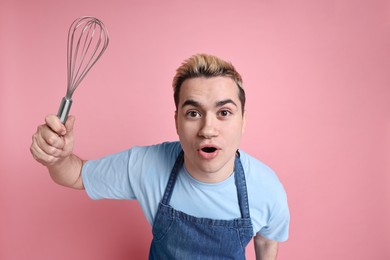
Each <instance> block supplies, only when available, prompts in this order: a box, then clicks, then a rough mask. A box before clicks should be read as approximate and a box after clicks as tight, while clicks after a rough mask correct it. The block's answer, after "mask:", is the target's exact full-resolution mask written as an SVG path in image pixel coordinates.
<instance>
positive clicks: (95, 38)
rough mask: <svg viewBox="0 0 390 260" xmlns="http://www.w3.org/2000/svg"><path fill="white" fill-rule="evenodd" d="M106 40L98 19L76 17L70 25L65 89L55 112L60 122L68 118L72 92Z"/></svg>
mask: <svg viewBox="0 0 390 260" xmlns="http://www.w3.org/2000/svg"><path fill="white" fill-rule="evenodd" d="M108 42H109V37H108V32H107V30H106V27H105V26H104V24H103V23H102V22H101V21H100V20H99V19H96V18H94V17H91V16H84V17H80V18H78V19H76V20H75V21H74V22H73V23H72V25H71V26H70V28H69V32H68V47H67V63H68V68H67V69H68V84H67V91H66V95H65V97H63V98H62V101H61V105H60V108H59V110H58V113H57V116H58V117H59V119H60V120H61V122H62V123H65V122H66V119H67V118H68V114H69V110H70V107H71V105H72V96H73V92H74V91H75V90H76V88H77V86H78V85H79V84H80V82H81V81H82V80H83V79H84V77H85V75H87V73H88V71H89V70H90V69H91V68H92V66H93V65H94V64H95V63H96V61H97V60H98V59H99V58H100V57H101V56H102V54H103V53H104V51H105V50H106V48H107V45H108Z"/></svg>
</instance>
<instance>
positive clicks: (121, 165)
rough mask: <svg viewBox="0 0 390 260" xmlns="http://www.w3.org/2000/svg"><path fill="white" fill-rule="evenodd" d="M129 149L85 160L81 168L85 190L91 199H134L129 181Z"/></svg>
mask: <svg viewBox="0 0 390 260" xmlns="http://www.w3.org/2000/svg"><path fill="white" fill-rule="evenodd" d="M130 156H131V150H126V151H123V152H120V153H116V154H112V155H109V156H106V157H104V158H101V159H98V160H91V161H87V162H86V163H85V164H84V166H83V169H82V179H83V184H84V187H85V190H86V192H87V194H88V196H89V197H90V198H91V199H94V200H97V199H135V197H134V192H133V190H132V188H131V185H130V182H129V173H128V163H129V160H130Z"/></svg>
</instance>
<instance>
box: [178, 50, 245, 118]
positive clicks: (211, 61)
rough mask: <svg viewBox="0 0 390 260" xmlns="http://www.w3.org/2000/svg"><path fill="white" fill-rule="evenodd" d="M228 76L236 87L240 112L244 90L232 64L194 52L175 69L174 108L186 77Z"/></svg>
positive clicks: (243, 106)
mask: <svg viewBox="0 0 390 260" xmlns="http://www.w3.org/2000/svg"><path fill="white" fill-rule="evenodd" d="M219 76H222V77H229V78H231V79H232V80H233V81H234V82H235V83H236V84H237V87H238V91H239V92H238V97H239V99H240V102H241V108H242V112H244V108H245V91H244V89H243V87H242V78H241V75H240V74H239V73H238V72H237V71H236V69H235V68H234V66H233V65H232V64H231V63H230V62H227V61H224V60H222V59H220V58H218V57H216V56H213V55H209V54H196V55H194V56H192V57H190V58H189V59H187V60H185V61H184V62H183V63H182V65H181V66H180V67H179V68H178V69H177V70H176V75H175V77H174V78H173V83H172V86H173V91H174V94H173V96H174V100H175V106H176V109H177V108H178V104H179V96H180V88H181V85H182V84H183V82H184V81H185V80H186V79H191V78H197V77H205V78H210V77H219Z"/></svg>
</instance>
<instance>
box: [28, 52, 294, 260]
mask: <svg viewBox="0 0 390 260" xmlns="http://www.w3.org/2000/svg"><path fill="white" fill-rule="evenodd" d="M173 88H174V100H175V105H176V111H175V123H176V130H177V134H178V136H179V139H180V142H167V143H162V144H158V145H154V146H148V147H133V148H131V149H129V150H126V151H123V152H120V153H117V154H113V155H109V156H107V157H105V158H102V159H99V160H92V161H83V160H81V159H80V158H79V157H77V156H76V155H74V154H73V153H72V150H73V131H72V129H73V124H74V117H72V116H71V117H69V118H68V120H67V122H66V124H65V125H62V124H61V123H60V121H59V119H58V118H57V117H56V116H48V117H46V124H44V125H41V126H39V127H38V130H37V132H36V133H35V134H34V136H33V143H32V145H31V152H32V154H33V156H34V158H35V159H36V160H37V161H39V162H40V163H42V164H43V165H45V166H47V168H48V169H49V172H50V175H51V177H52V178H53V180H54V181H55V182H56V183H58V184H61V185H64V186H67V187H72V188H76V189H85V190H86V192H87V194H88V195H89V196H90V197H91V198H93V199H101V198H112V199H136V200H138V202H139V204H140V205H141V207H142V210H143V212H144V214H145V216H146V218H147V219H148V221H149V223H151V224H152V225H153V241H152V244H151V248H150V256H149V259H227V258H229V259H230V258H232V259H245V247H246V245H247V244H248V243H249V241H250V240H251V239H252V237H253V236H254V243H255V252H256V258H257V259H267V260H269V259H276V255H277V249H278V242H280V241H285V240H287V238H288V227H289V210H288V205H287V198H286V194H285V191H284V188H283V186H282V184H281V183H280V182H279V180H278V178H277V177H276V175H275V174H274V172H273V171H272V170H271V169H270V168H268V167H267V166H266V165H264V164H263V163H261V162H259V161H258V160H256V159H254V158H253V157H251V156H250V155H248V154H246V153H245V152H243V151H241V150H238V147H239V143H240V140H241V136H242V134H243V132H244V129H245V123H246V117H245V92H244V90H243V88H242V79H241V76H240V74H239V73H238V72H237V71H236V70H235V68H234V67H233V65H232V64H230V63H228V62H225V61H223V60H221V59H219V58H217V57H215V56H211V55H205V54H200V55H195V56H193V57H191V58H189V59H188V60H186V61H185V62H184V63H183V64H182V65H181V66H180V67H179V68H178V69H177V73H176V76H175V78H174V80H173Z"/></svg>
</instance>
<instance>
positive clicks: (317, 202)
mask: <svg viewBox="0 0 390 260" xmlns="http://www.w3.org/2000/svg"><path fill="white" fill-rule="evenodd" d="M83 15H93V16H96V17H99V18H100V19H102V20H103V21H104V23H105V24H106V26H107V28H108V30H109V33H110V37H111V42H110V45H109V46H108V50H107V52H106V53H105V54H104V56H103V57H102V59H101V60H100V61H99V62H98V63H97V64H96V66H95V67H94V68H93V69H92V70H91V72H90V73H89V74H88V76H87V78H86V79H85V80H84V81H83V82H82V83H81V85H80V87H79V88H78V89H77V90H76V93H75V95H74V106H73V108H72V111H71V113H72V114H74V115H76V118H77V120H76V126H75V131H76V147H75V152H76V153H77V154H78V155H80V156H81V157H82V158H84V159H92V158H97V157H101V156H103V155H106V154H109V153H112V152H117V151H121V150H123V149H127V148H128V147H130V146H133V145H147V144H153V143H157V142H162V141H168V140H176V139H177V136H176V133H175V128H174V121H173V112H174V105H173V100H172V92H171V80H172V77H173V75H174V73H175V69H176V67H178V66H179V64H180V63H181V62H182V61H183V60H184V59H185V58H187V57H189V56H190V55H192V54H195V53H199V52H207V53H212V54H215V55H218V56H221V57H223V58H225V59H227V60H230V61H232V62H233V64H235V66H236V67H237V69H238V70H239V71H240V72H241V74H242V76H243V77H244V81H245V87H246V91H247V96H248V105H247V112H248V126H247V132H246V135H245V137H244V140H243V142H242V146H241V148H242V149H244V150H246V151H247V152H249V153H251V154H253V155H254V156H256V157H257V158H259V159H261V160H262V161H264V162H266V163H267V164H269V165H270V166H271V167H272V168H274V169H275V170H276V171H277V173H278V175H279V177H280V179H281V181H282V182H283V183H284V185H285V188H286V190H287V192H288V197H289V204H290V208H291V230H290V239H289V241H288V242H286V243H283V244H281V247H280V253H279V259H316V260H322V259H323V260H329V259H351V260H352V259H353V260H359V259H378V260H383V259H390V247H389V244H390V224H389V219H390V175H389V173H390V102H389V101H390V3H389V1H380V0H376V1H373V0H361V1H355V0H338V1H329V0H322V1H320V0H319V1H311V0H299V1H289V0H274V1H273V0H257V1H255V0H253V1H232V0H230V1H206V0H197V1H179V0H176V1H172V0H170V1H158V0H147V1H141V0H132V1H129V0H122V1H120V0H111V1H102V0H96V1H87V0H68V1H49V0H46V1H45V0H36V1H27V0H24V1H22V0H1V2H0V113H1V114H0V120H1V127H0V133H1V134H0V138H1V139H0V141H1V148H0V149H1V150H0V151H1V154H0V160H1V164H0V172H1V174H0V259H7V260H9V259H10V260H15V259H58V260H61V259H64V260H65V259H98V260H99V259H120V260H121V259H146V257H147V255H148V250H149V243H150V239H151V234H150V230H151V228H150V226H149V224H148V223H147V222H146V220H145V219H144V218H143V216H142V212H141V211H140V208H139V206H138V204H137V203H136V202H128V201H98V202H93V201H91V200H89V199H88V197H87V196H86V194H85V193H84V192H82V191H73V190H69V189H66V188H63V187H60V186H57V185H55V184H54V183H53V182H52V181H51V179H50V178H49V176H48V174H47V171H46V169H45V168H44V167H43V166H41V165H40V164H38V163H36V162H35V161H34V160H33V159H32V157H31V156H30V152H29V146H30V143H31V135H32V134H33V133H34V132H35V130H36V126H37V125H38V124H41V123H42V122H43V119H44V116H45V115H46V114H49V113H56V112H57V109H58V106H59V103H60V100H61V98H62V97H63V96H64V94H65V88H66V37H67V30H68V28H69V26H70V23H71V22H72V21H73V20H74V19H75V18H77V17H79V16H83ZM247 255H248V259H254V253H253V245H252V244H251V245H250V247H249V248H248V254H247Z"/></svg>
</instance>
